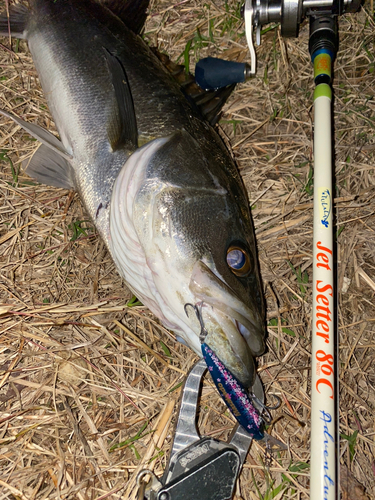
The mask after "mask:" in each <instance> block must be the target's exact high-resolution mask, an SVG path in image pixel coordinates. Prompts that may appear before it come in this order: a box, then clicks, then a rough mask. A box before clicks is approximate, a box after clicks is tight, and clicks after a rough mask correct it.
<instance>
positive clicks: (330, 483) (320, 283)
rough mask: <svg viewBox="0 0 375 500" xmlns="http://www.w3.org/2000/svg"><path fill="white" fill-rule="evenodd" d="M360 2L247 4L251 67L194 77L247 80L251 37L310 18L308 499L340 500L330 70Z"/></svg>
mask: <svg viewBox="0 0 375 500" xmlns="http://www.w3.org/2000/svg"><path fill="white" fill-rule="evenodd" d="M360 3H361V2H360V0H246V3H245V7H244V18H245V30H246V38H247V42H248V46H249V51H250V56H251V64H250V65H248V64H246V63H245V64H243V63H236V62H230V61H223V60H221V59H215V58H211V57H208V58H205V59H202V60H201V61H199V62H198V63H197V66H196V71H195V77H196V81H197V83H198V84H199V85H200V86H201V87H203V88H205V89H210V90H211V89H214V88H219V87H224V86H226V85H229V84H232V83H239V82H243V81H245V80H246V79H247V78H248V77H250V76H252V75H255V73H256V55H255V50H254V43H253V38H254V33H255V38H256V42H257V44H258V45H259V44H260V35H261V28H262V26H263V25H265V24H268V23H271V22H276V23H280V25H281V35H282V36H284V37H297V36H298V32H299V27H300V24H301V22H302V21H303V20H304V19H305V18H308V19H309V23H310V36H309V52H310V56H311V60H312V63H313V67H314V82H315V91H314V202H313V205H314V236H313V307H312V311H313V312H312V348H311V350H312V352H311V359H312V363H311V456H310V498H311V499H313V500H323V499H324V500H334V499H337V498H339V495H340V493H339V456H340V454H339V439H338V435H339V434H338V380H339V378H338V334H337V326H336V324H335V323H336V322H335V317H336V305H335V296H336V289H335V283H334V280H335V274H334V272H335V269H334V255H335V252H334V246H333V242H334V239H333V231H334V227H333V221H332V212H333V193H332V177H333V165H332V163H333V162H332V123H331V115H332V109H331V102H332V89H331V82H332V64H333V61H334V59H335V57H336V53H337V50H338V34H337V32H338V28H337V24H338V17H339V16H340V15H342V14H344V13H347V12H356V11H357V10H358V9H359V8H360Z"/></svg>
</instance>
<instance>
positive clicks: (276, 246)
mask: <svg viewBox="0 0 375 500" xmlns="http://www.w3.org/2000/svg"><path fill="white" fill-rule="evenodd" d="M3 1H4V0H3ZM237 13H238V4H237V3H236V2H234V1H229V2H228V4H227V5H226V4H224V3H223V2H222V1H218V2H215V3H214V2H213V1H211V0H208V1H207V2H205V3H203V2H194V0H183V1H182V2H180V3H178V4H176V5H172V4H171V3H170V2H167V1H166V0H155V1H154V2H152V4H151V8H150V17H149V19H148V21H147V26H146V38H147V39H148V41H149V42H150V43H151V44H152V45H157V46H158V47H159V49H160V50H162V51H165V52H166V53H168V54H169V55H170V56H171V58H172V60H176V59H177V58H178V57H179V56H180V55H181V54H183V52H184V50H185V48H186V46H187V43H188V42H189V41H190V40H193V41H192V44H191V48H190V63H191V69H193V63H194V61H195V60H196V59H197V58H199V57H203V56H205V55H207V54H210V55H216V54H217V55H221V56H223V57H226V58H228V59H229V58H230V59H237V60H244V59H246V57H247V51H246V46H245V39H244V36H243V24H242V22H241V21H240V20H239V19H238V16H237ZM197 30H199V31H197ZM307 36H308V28H307V26H306V25H304V26H303V27H302V30H301V34H300V37H299V38H298V39H297V40H287V41H285V40H282V39H281V37H280V33H279V30H278V28H275V29H273V30H271V31H269V32H268V33H267V34H266V35H264V37H263V38H262V45H261V47H260V48H258V74H257V77H256V78H254V79H253V80H251V81H249V82H247V83H246V84H242V85H240V86H238V88H237V89H236V91H235V93H234V94H233V96H232V97H231V99H230V101H229V103H228V104H227V105H226V108H225V113H224V116H223V120H222V122H221V127H222V131H223V133H224V134H225V135H226V137H227V139H228V141H229V143H230V144H231V147H232V150H233V153H234V155H235V157H236V160H237V163H238V166H239V168H240V171H241V173H242V176H243V180H244V182H245V185H246V187H247V188H248V190H249V195H250V199H251V201H252V204H253V205H254V206H253V217H254V221H255V225H256V234H257V241H258V248H259V256H260V263H261V270H262V277H263V282H264V291H265V296H266V300H267V305H268V321H269V327H268V331H269V337H268V348H269V349H268V353H267V354H266V355H265V356H263V357H262V358H261V359H259V371H260V375H261V377H262V380H263V383H264V386H265V388H266V392H274V393H276V394H279V395H280V396H281V398H282V401H283V405H282V407H281V408H280V409H279V410H277V411H276V412H274V417H275V421H276V423H275V425H274V430H273V432H274V433H275V435H276V436H279V437H280V438H281V439H283V440H285V442H287V443H288V444H289V451H288V453H284V454H283V455H282V456H281V457H273V460H272V463H271V465H270V469H269V471H267V470H266V468H265V466H264V452H263V450H262V448H261V447H259V446H258V445H257V444H256V443H255V444H254V445H253V446H252V449H251V451H250V453H249V455H248V458H247V461H246V463H245V466H244V469H243V472H242V474H241V478H240V481H239V485H238V490H237V497H236V498H237V499H239V498H242V499H244V500H254V499H257V498H267V499H268V498H277V499H280V498H284V499H305V498H307V497H308V487H309V482H308V468H307V469H306V468H304V464H306V463H308V462H309V436H310V422H309V419H310V398H309V393H310V381H309V379H310V354H309V352H310V339H311V335H310V327H311V306H310V304H311V285H310V283H311V274H312V269H311V263H312V186H311V182H310V174H311V168H312V163H311V162H312V128H313V125H312V113H311V111H312V93H313V81H312V69H311V65H310V61H309V55H308V50H307ZM2 44H3V45H2V46H1V47H0V67H1V76H0V100H1V104H0V105H1V107H2V108H5V109H8V110H11V109H13V110H14V111H15V112H16V113H17V114H19V115H20V116H22V117H24V118H25V119H26V120H29V121H37V122H38V123H39V124H40V125H42V126H45V127H49V128H51V127H53V124H51V118H50V115H49V113H48V111H47V109H46V102H45V99H44V96H43V94H42V91H41V89H40V86H39V83H38V78H37V75H36V72H35V69H34V66H33V62H32V59H31V57H30V54H29V52H28V50H27V46H26V44H25V43H24V42H20V43H19V45H18V42H17V41H15V40H13V41H12V49H13V51H14V52H12V51H9V43H8V40H6V39H3V40H2ZM374 45H375V43H374V21H373V18H371V15H370V7H369V4H367V5H365V9H364V10H362V12H361V13H360V14H357V15H348V16H346V17H345V18H342V19H341V20H340V52H339V54H338V58H337V61H336V64H335V81H334V89H335V103H334V108H335V114H334V120H335V155H336V212H335V215H336V224H337V235H338V236H337V241H338V292H339V293H338V308H337V316H338V325H339V335H340V363H341V368H342V369H341V373H340V383H341V385H340V432H342V433H343V434H345V435H346V436H351V440H348V439H347V438H346V439H345V438H343V439H342V442H341V463H342V465H343V467H342V471H343V474H342V486H343V497H344V498H354V497H355V498H366V496H365V495H364V493H363V488H362V486H363V487H364V488H365V489H366V492H367V494H368V495H369V497H371V498H374V497H375V481H374V474H375V462H374V451H373V450H374V448H373V446H374V439H375V433H374V431H375V429H374V417H373V415H374V405H375V400H374V383H375V371H374V362H373V359H374V347H375V343H374V339H373V332H374V321H375V307H374V293H375V268H374V257H375V245H374V230H375V217H374V213H375V198H374V196H375V188H374V176H375V172H374V164H375V136H374V133H375V100H374V75H375V71H374V70H375V58H374V54H375V50H374V49H375V47H374ZM6 47H7V48H6ZM182 58H183V56H182ZM35 147H36V143H35V142H34V141H33V140H30V137H28V135H27V134H25V133H24V132H22V131H21V130H20V129H19V127H17V126H15V125H14V123H10V122H9V121H8V120H5V119H2V126H1V129H0V151H1V155H2V161H1V165H0V168H1V170H0V190H1V198H0V220H1V225H0V270H1V271H0V272H1V274H0V334H1V337H0V370H1V371H0V411H1V414H0V464H1V465H0V485H1V487H0V491H1V493H0V500H2V499H8V498H9V499H28V500H31V499H38V500H39V499H40V500H41V499H47V498H48V499H64V500H65V499H73V498H78V499H80V500H86V499H97V500H98V499H99V498H111V499H118V498H125V499H128V498H135V497H134V484H135V474H136V472H137V471H138V470H139V469H140V468H142V467H143V466H144V465H147V467H149V468H150V467H151V468H154V471H155V472H156V473H157V474H160V473H161V472H162V471H163V469H164V467H165V463H166V457H167V455H168V450H169V447H170V443H171V438H172V432H173V418H174V411H175V408H176V404H175V403H177V401H178V398H179V385H180V384H181V382H182V380H183V377H184V375H185V373H186V372H187V370H188V369H189V367H190V366H191V365H192V363H193V362H194V360H195V359H196V358H195V356H194V355H193V354H192V353H191V352H190V351H189V350H188V349H186V348H185V347H183V346H182V345H180V344H178V343H176V342H175V341H174V338H173V336H172V335H171V334H170V333H169V332H167V331H166V330H165V329H164V328H162V327H161V326H160V325H159V323H158V321H157V320H155V318H154V317H152V316H151V314H150V313H149V312H148V311H147V310H144V309H143V308H142V307H132V308H130V307H128V306H127V305H126V303H127V301H128V300H129V299H130V297H131V294H130V292H129V291H128V290H127V289H126V288H125V286H124V285H123V283H122V282H121V280H120V278H119V276H118V275H117V273H116V270H115V268H114V265H113V263H112V261H111V259H110V257H109V255H108V254H107V252H106V250H105V248H104V246H103V244H102V242H101V241H100V239H99V238H98V236H97V235H96V233H95V229H94V228H93V227H92V224H91V223H90V222H87V216H86V215H85V213H84V210H83V209H82V206H81V203H80V201H79V199H78V196H77V195H72V194H71V193H69V192H67V191H64V190H61V189H60V190H59V189H54V188H49V187H46V186H41V185H36V184H35V183H33V182H30V179H29V178H28V177H27V176H26V175H24V174H23V173H22V171H21V172H20V173H19V174H18V177H17V179H16V178H15V177H16V175H15V172H18V170H19V168H20V164H21V162H22V160H23V159H24V158H25V157H27V156H29V155H30V153H31V152H32V151H33V150H34V148H35ZM12 170H13V172H12ZM80 221H86V222H80ZM75 228H76V232H74V229H75ZM80 228H85V229H84V231H83V232H80V231H79V229H80ZM77 229H78V234H76V233H77ZM74 237H75V238H76V239H74ZM145 344H147V346H148V348H147V349H146V347H145ZM199 423H200V428H201V429H202V431H203V432H204V433H206V434H210V435H212V436H215V437H218V438H225V437H226V436H227V435H228V433H229V431H230V429H231V428H232V426H233V420H232V418H231V417H230V416H229V415H228V413H227V412H226V411H225V408H224V406H223V404H222V403H221V401H220V399H219V397H218V396H217V394H216V391H215V390H214V389H213V388H212V386H211V385H210V383H209V381H208V380H206V383H205V387H204V391H203V397H202V405H201V409H200V415H199ZM356 481H357V482H356ZM361 485H362V486H361ZM277 488H279V489H277ZM356 488H357V489H356ZM261 494H262V495H263V497H262V496H261ZM272 494H273V495H274V496H271V495H272ZM362 495H363V496H362Z"/></svg>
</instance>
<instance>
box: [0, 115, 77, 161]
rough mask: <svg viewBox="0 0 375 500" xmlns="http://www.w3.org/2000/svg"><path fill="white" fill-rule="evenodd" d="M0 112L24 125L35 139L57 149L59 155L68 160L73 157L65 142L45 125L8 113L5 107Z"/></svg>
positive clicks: (54, 149) (21, 125)
mask: <svg viewBox="0 0 375 500" xmlns="http://www.w3.org/2000/svg"><path fill="white" fill-rule="evenodd" d="M0 114H1V115H3V116H6V117H7V118H10V119H11V120H13V121H14V122H15V123H17V125H19V126H20V127H22V128H23V129H25V130H26V132H28V133H29V134H30V135H32V136H33V137H35V139H38V141H40V142H41V143H43V144H45V145H46V146H47V147H49V148H50V149H52V150H53V151H55V153H57V154H58V155H60V156H62V157H63V158H66V159H67V160H70V159H72V158H73V157H72V155H70V154H69V153H68V152H67V151H66V149H65V148H64V146H63V143H62V142H61V141H60V140H59V139H58V138H57V137H55V136H54V135H53V134H51V132H48V130H46V129H45V128H43V127H40V126H39V125H36V124H35V123H28V122H25V120H22V119H21V118H18V116H16V115H13V114H12V113H8V111H4V110H3V109H0Z"/></svg>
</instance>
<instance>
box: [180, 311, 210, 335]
mask: <svg viewBox="0 0 375 500" xmlns="http://www.w3.org/2000/svg"><path fill="white" fill-rule="evenodd" d="M202 304H203V302H201V303H200V305H199V306H198V305H194V304H190V303H189V302H187V303H186V304H185V305H184V311H185V314H186V316H187V317H189V313H188V311H187V308H188V307H192V308H193V309H194V312H195V315H196V317H197V319H198V321H199V324H200V326H201V331H200V333H199V341H200V342H201V343H203V342H204V339H205V338H206V335H207V333H208V332H207V330H206V328H205V326H204V321H203V318H202Z"/></svg>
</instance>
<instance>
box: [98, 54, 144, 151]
mask: <svg viewBox="0 0 375 500" xmlns="http://www.w3.org/2000/svg"><path fill="white" fill-rule="evenodd" d="M104 54H105V58H106V62H107V66H108V71H109V73H110V75H111V80H112V85H113V88H114V91H115V97H116V104H117V106H116V109H114V111H113V113H112V114H111V117H110V120H109V123H108V128H107V133H108V139H109V142H110V144H111V148H112V151H117V150H118V149H120V148H126V149H128V150H129V151H131V152H133V151H134V150H135V149H137V147H138V131H137V122H136V117H135V111H134V104H133V99H132V95H131V92H130V86H129V83H128V78H127V76H126V71H125V69H124V67H123V66H122V64H121V63H120V61H119V60H118V59H117V57H115V56H114V55H112V54H111V53H110V52H108V50H106V49H104Z"/></svg>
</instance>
